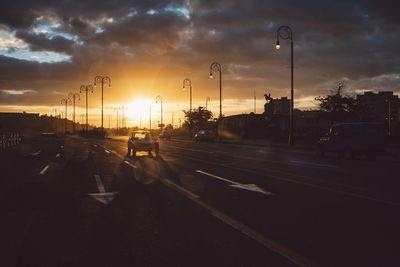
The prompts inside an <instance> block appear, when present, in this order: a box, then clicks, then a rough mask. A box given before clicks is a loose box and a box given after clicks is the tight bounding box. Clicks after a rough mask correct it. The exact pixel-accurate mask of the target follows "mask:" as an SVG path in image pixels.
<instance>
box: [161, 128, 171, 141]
mask: <svg viewBox="0 0 400 267" xmlns="http://www.w3.org/2000/svg"><path fill="white" fill-rule="evenodd" d="M158 137H159V138H165V139H167V140H170V139H171V131H168V130H162V132H161V133H160V135H159V136H158Z"/></svg>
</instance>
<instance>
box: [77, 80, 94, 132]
mask: <svg viewBox="0 0 400 267" xmlns="http://www.w3.org/2000/svg"><path fill="white" fill-rule="evenodd" d="M89 91H90V92H92V93H93V86H92V85H90V84H88V85H81V88H80V89H79V92H80V93H82V92H85V93H86V134H87V133H88V129H89V120H88V118H89V116H88V92H89Z"/></svg>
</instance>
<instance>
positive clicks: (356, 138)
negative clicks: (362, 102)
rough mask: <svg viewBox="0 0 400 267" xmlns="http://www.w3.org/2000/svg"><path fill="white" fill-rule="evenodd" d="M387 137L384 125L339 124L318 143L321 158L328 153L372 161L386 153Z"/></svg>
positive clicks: (364, 123) (363, 123)
mask: <svg viewBox="0 0 400 267" xmlns="http://www.w3.org/2000/svg"><path fill="white" fill-rule="evenodd" d="M386 142H387V137H386V134H385V131H384V127H383V125H382V124H378V123H366V122H357V123H337V124H334V125H332V127H331V128H330V130H329V133H327V134H326V135H325V136H323V137H321V138H320V140H319V141H318V142H317V150H318V152H319V153H320V155H321V156H324V154H325V153H326V152H333V153H337V154H338V156H340V157H344V158H352V157H354V156H355V155H362V154H363V155H366V156H367V157H368V158H370V159H374V158H376V156H377V155H378V154H380V153H383V152H384V151H385V147H386Z"/></svg>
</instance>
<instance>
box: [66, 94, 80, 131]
mask: <svg viewBox="0 0 400 267" xmlns="http://www.w3.org/2000/svg"><path fill="white" fill-rule="evenodd" d="M71 98H72V102H73V106H74V113H73V117H72V118H73V121H74V124H73V132H74V134H75V98H78V100H81V97H80V94H78V93H69V94H68V99H71Z"/></svg>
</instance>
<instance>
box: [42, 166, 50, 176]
mask: <svg viewBox="0 0 400 267" xmlns="http://www.w3.org/2000/svg"><path fill="white" fill-rule="evenodd" d="M49 168H50V165H46V166H45V167H44V168H43V169H42V171H41V172H40V173H39V174H40V175H43V174H45V173H46V171H47V170H48V169H49Z"/></svg>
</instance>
